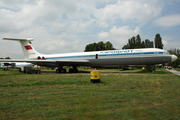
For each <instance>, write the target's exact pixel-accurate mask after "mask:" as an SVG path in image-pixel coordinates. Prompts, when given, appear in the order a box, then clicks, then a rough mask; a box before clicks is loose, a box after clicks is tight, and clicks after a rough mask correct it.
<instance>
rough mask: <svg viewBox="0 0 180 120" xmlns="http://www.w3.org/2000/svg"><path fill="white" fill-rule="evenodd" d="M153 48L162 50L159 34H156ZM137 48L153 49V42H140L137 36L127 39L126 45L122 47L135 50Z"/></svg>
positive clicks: (147, 40)
mask: <svg viewBox="0 0 180 120" xmlns="http://www.w3.org/2000/svg"><path fill="white" fill-rule="evenodd" d="M154 42H155V48H160V49H163V44H162V38H161V36H160V34H156V36H155V39H154ZM137 48H154V43H153V41H150V40H149V39H145V40H144V41H142V42H141V37H140V35H139V34H138V35H137V36H136V37H135V36H133V37H132V38H130V39H128V43H127V44H126V45H124V46H123V47H122V49H137Z"/></svg>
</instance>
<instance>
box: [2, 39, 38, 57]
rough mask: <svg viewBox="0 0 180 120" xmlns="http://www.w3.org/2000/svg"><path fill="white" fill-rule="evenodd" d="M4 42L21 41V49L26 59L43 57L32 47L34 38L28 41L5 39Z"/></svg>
mask: <svg viewBox="0 0 180 120" xmlns="http://www.w3.org/2000/svg"><path fill="white" fill-rule="evenodd" d="M3 40H14V41H19V42H20V43H21V47H22V50H23V53H24V56H25V58H26V59H28V58H32V57H37V56H39V55H41V54H40V53H38V52H37V51H36V50H35V49H34V48H33V47H32V45H31V41H33V40H34V38H27V39H17V38H3Z"/></svg>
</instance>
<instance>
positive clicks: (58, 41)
mask: <svg viewBox="0 0 180 120" xmlns="http://www.w3.org/2000/svg"><path fill="white" fill-rule="evenodd" d="M179 6H180V0H0V39H1V40H0V57H7V56H9V57H11V58H24V55H23V52H22V49H21V46H20V44H19V42H16V41H5V40H2V38H4V37H13V38H34V39H35V40H34V41H33V42H32V43H33V44H32V45H33V47H34V48H35V49H36V50H37V51H38V52H40V53H48V54H51V53H70V52H82V51H84V49H85V46H86V45H87V44H90V43H94V42H100V41H103V42H107V41H110V42H111V43H112V44H113V46H114V47H115V48H116V49H121V48H122V47H123V46H124V45H125V44H127V41H128V39H129V38H131V37H132V36H136V35H137V34H139V35H140V36H141V40H142V41H143V40H145V39H149V40H151V41H154V38H155V35H156V34H157V33H159V34H160V35H161V37H162V40H163V44H164V49H165V50H169V49H173V48H178V49H180V7H179Z"/></svg>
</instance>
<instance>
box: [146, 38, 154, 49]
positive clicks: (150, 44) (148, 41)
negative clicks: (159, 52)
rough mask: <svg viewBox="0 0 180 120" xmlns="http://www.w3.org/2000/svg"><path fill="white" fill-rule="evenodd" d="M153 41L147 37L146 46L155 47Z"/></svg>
mask: <svg viewBox="0 0 180 120" xmlns="http://www.w3.org/2000/svg"><path fill="white" fill-rule="evenodd" d="M153 47H154V45H153V41H150V40H149V39H145V48H153Z"/></svg>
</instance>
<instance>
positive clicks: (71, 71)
mask: <svg viewBox="0 0 180 120" xmlns="http://www.w3.org/2000/svg"><path fill="white" fill-rule="evenodd" d="M66 72H67V71H66V69H65V68H58V69H56V73H66ZM69 73H78V69H77V68H76V67H73V68H70V69H69Z"/></svg>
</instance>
